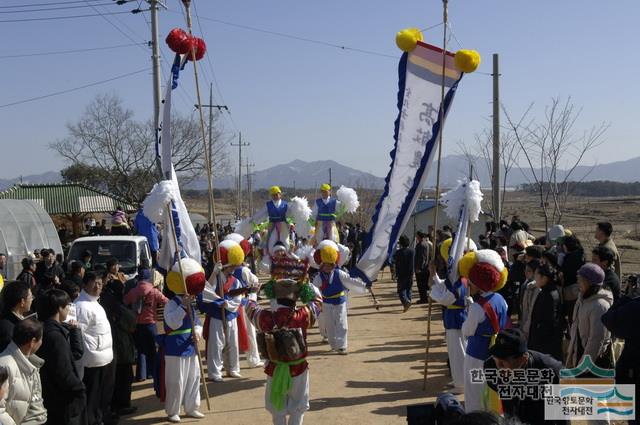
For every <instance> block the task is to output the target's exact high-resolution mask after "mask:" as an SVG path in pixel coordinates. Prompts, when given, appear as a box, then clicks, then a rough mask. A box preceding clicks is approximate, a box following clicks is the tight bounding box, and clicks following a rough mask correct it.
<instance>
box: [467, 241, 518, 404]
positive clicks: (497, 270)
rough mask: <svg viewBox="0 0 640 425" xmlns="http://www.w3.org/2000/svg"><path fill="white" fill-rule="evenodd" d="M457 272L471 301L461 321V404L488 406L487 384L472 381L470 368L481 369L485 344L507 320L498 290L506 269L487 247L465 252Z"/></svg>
mask: <svg viewBox="0 0 640 425" xmlns="http://www.w3.org/2000/svg"><path fill="white" fill-rule="evenodd" d="M458 268H459V270H460V275H461V276H463V277H466V278H468V280H469V292H470V293H471V295H472V297H473V301H474V302H473V303H472V304H471V305H469V310H468V312H467V319H466V320H465V321H464V323H463V324H462V336H463V337H466V338H468V339H467V350H466V355H465V357H464V404H465V410H466V411H467V412H472V411H474V410H488V409H489V407H490V406H488V405H487V401H488V397H487V396H488V391H489V387H488V386H486V384H485V383H472V376H473V375H472V371H473V370H474V369H480V370H482V369H483V368H484V362H485V360H487V359H488V358H489V356H490V355H489V347H491V345H493V341H494V340H495V336H496V335H497V334H498V332H500V331H501V330H502V329H504V328H505V325H506V323H507V303H506V301H505V300H504V298H502V296H501V295H500V294H498V293H497V292H495V291H498V290H499V289H500V288H502V286H504V284H505V282H506V281H507V274H508V271H507V269H506V267H505V266H504V263H503V262H502V259H501V258H500V255H499V254H498V253H497V252H495V251H493V250H491V249H481V250H479V251H477V252H469V253H467V254H465V255H464V256H463V257H462V259H461V260H460V262H459V264H458Z"/></svg>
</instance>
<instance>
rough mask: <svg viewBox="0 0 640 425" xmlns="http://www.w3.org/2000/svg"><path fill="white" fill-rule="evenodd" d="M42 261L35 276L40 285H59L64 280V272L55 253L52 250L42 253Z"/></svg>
mask: <svg viewBox="0 0 640 425" xmlns="http://www.w3.org/2000/svg"><path fill="white" fill-rule="evenodd" d="M40 256H41V257H42V259H41V260H40V262H39V263H38V264H37V265H36V271H35V273H34V276H35V278H36V283H37V284H38V285H43V286H46V285H49V284H51V283H52V281H53V283H54V284H55V285H59V284H60V283H62V280H63V279H64V270H63V269H62V266H60V264H58V262H57V261H56V255H55V252H54V251H53V250H52V249H43V250H42V251H40Z"/></svg>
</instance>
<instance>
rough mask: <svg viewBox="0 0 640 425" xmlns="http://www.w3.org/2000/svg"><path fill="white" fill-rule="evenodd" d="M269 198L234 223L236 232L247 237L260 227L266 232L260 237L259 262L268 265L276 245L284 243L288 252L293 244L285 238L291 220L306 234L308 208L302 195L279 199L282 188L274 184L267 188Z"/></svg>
mask: <svg viewBox="0 0 640 425" xmlns="http://www.w3.org/2000/svg"><path fill="white" fill-rule="evenodd" d="M269 194H270V195H271V200H270V201H268V202H267V203H266V205H265V206H264V207H263V208H262V209H260V210H259V211H258V212H256V213H255V214H254V215H253V216H252V217H249V218H246V219H244V220H242V221H240V222H239V223H238V224H237V225H236V229H235V231H236V233H238V234H240V235H242V236H243V237H245V238H246V237H248V236H249V235H250V234H251V233H252V232H253V231H255V230H258V229H261V228H264V227H265V225H266V229H267V235H266V237H265V238H264V245H263V246H264V256H263V262H265V263H266V264H268V261H270V257H271V256H272V255H273V254H274V248H275V247H276V244H278V245H284V246H285V248H286V249H287V251H289V250H290V249H291V248H292V247H293V246H294V245H292V244H291V242H290V240H289V234H290V224H291V223H295V224H296V225H298V227H299V231H300V232H301V234H306V233H308V226H309V223H308V220H309V216H310V215H311V208H309V205H308V203H307V200H306V199H305V198H299V197H294V198H293V199H291V201H290V202H287V201H285V200H284V199H282V191H281V190H280V188H279V187H278V186H272V187H271V188H270V189H269Z"/></svg>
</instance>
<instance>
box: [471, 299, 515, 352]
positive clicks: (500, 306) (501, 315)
mask: <svg viewBox="0 0 640 425" xmlns="http://www.w3.org/2000/svg"><path fill="white" fill-rule="evenodd" d="M478 296H479V297H481V295H478ZM484 299H486V300H487V302H488V303H489V304H490V305H491V307H492V308H493V311H495V312H496V316H498V324H499V326H500V330H502V329H504V327H505V326H506V325H507V302H506V301H505V300H504V298H502V295H500V294H497V293H490V294H488V295H487V296H486V297H484ZM495 333H496V332H495V330H494V329H493V326H492V325H491V322H490V321H489V318H488V317H487V315H486V313H485V319H484V320H483V321H482V322H480V324H479V325H478V327H477V328H476V333H475V334H473V335H471V336H470V337H469V339H468V340H467V354H468V355H470V356H471V357H474V358H476V359H479V360H487V359H488V358H489V344H490V343H491V337H492V336H493V335H495Z"/></svg>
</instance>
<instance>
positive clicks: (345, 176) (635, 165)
mask: <svg viewBox="0 0 640 425" xmlns="http://www.w3.org/2000/svg"><path fill="white" fill-rule="evenodd" d="M329 169H331V181H332V183H333V185H334V186H339V185H342V184H344V185H345V186H350V187H367V188H377V189H380V188H382V187H383V186H384V177H379V176H375V175H373V174H371V173H366V172H363V171H360V170H357V169H355V168H351V167H347V166H345V165H342V164H339V163H338V162H336V161H332V160H323V161H311V162H308V161H302V160H299V159H296V160H294V161H291V162H289V163H286V164H281V165H276V166H274V167H270V168H267V169H264V170H260V171H256V172H255V173H254V176H253V180H252V181H253V183H252V185H253V188H254V189H264V188H268V187H270V186H272V185H279V186H286V187H296V188H300V189H309V188H315V187H317V186H318V185H320V184H321V183H324V182H328V181H329ZM436 169H437V161H434V163H433V164H432V166H431V171H430V172H429V178H428V179H427V186H428V187H433V186H435V184H436ZM387 171H388V170H386V169H385V170H380V174H383V175H386V173H387ZM468 175H469V162H468V161H467V158H466V157H465V156H463V155H449V156H446V157H444V159H443V162H442V167H441V177H440V179H441V183H442V185H443V186H444V187H451V186H453V185H455V184H456V181H457V180H458V179H461V178H463V177H466V176H468ZM558 175H559V177H558V178H559V179H562V178H564V176H565V175H566V171H564V170H560V171H559V172H558ZM474 178H477V179H479V180H480V183H481V185H482V187H489V186H490V185H491V179H490V177H489V172H488V170H487V168H486V166H485V164H484V161H483V160H482V159H480V158H477V159H476V160H475V161H474ZM583 179H584V180H585V181H594V180H610V181H617V182H623V183H628V182H636V181H640V157H636V158H631V159H628V160H626V161H617V162H611V163H608V164H599V165H595V166H580V167H577V168H576V169H575V170H574V172H573V174H572V176H571V180H573V181H576V180H583ZM61 180H62V177H61V176H60V173H59V172H53V171H51V172H47V173H43V174H36V175H30V176H22V177H18V178H13V179H0V190H5V189H7V188H9V187H11V186H13V185H14V184H15V183H19V182H20V181H22V182H23V183H32V184H37V183H55V182H59V181H61ZM532 181H533V178H532V174H531V170H529V169H526V168H518V167H514V168H512V169H511V171H510V172H509V176H508V179H507V186H510V187H514V186H517V185H520V184H523V183H528V182H532ZM235 185H236V183H235V177H234V176H233V175H230V176H225V177H221V178H219V179H217V180H216V181H215V186H216V188H221V189H229V188H235ZM243 186H244V187H245V188H246V180H244V176H243ZM185 188H187V189H195V190H205V189H206V180H204V179H199V180H196V181H194V182H192V183H191V184H189V185H187V186H185Z"/></svg>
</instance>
